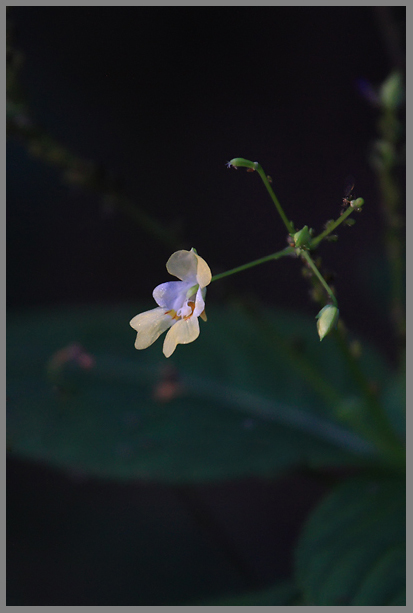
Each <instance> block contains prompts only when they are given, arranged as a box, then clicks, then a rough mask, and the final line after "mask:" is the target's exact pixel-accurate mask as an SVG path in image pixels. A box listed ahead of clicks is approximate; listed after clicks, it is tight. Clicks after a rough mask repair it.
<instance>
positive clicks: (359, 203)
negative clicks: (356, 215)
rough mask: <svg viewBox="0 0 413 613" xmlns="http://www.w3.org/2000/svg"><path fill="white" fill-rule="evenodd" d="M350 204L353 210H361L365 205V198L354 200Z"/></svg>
mask: <svg viewBox="0 0 413 613" xmlns="http://www.w3.org/2000/svg"><path fill="white" fill-rule="evenodd" d="M350 204H351V206H352V207H353V209H361V207H362V206H363V204H364V200H363V198H356V200H352V201H351V203H350Z"/></svg>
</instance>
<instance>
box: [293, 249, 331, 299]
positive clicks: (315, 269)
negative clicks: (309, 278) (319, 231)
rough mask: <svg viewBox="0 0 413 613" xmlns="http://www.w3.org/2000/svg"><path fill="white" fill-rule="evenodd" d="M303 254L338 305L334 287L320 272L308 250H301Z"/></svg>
mask: <svg viewBox="0 0 413 613" xmlns="http://www.w3.org/2000/svg"><path fill="white" fill-rule="evenodd" d="M301 256H302V257H303V258H304V259H305V260H306V262H307V263H308V265H309V266H310V268H311V270H312V271H313V272H314V274H315V275H316V277H317V278H318V280H319V281H320V283H321V285H322V286H323V287H324V289H325V290H326V292H327V294H328V295H329V296H330V298H331V300H332V301H333V304H334V306H336V307H337V306H338V305H337V300H336V297H335V296H334V294H333V291H332V289H331V288H330V287H329V285H328V284H327V282H326V280H325V279H324V277H323V275H322V274H321V273H320V271H319V270H318V268H317V266H316V265H315V264H314V262H313V260H312V259H311V256H310V254H309V253H308V251H305V250H304V249H303V250H302V251H301Z"/></svg>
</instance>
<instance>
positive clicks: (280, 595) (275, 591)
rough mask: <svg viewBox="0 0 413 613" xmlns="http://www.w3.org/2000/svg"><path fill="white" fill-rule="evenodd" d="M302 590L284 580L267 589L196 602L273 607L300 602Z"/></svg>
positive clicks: (209, 604) (217, 604) (197, 604)
mask: <svg viewBox="0 0 413 613" xmlns="http://www.w3.org/2000/svg"><path fill="white" fill-rule="evenodd" d="M299 597H300V592H299V590H298V588H297V586H296V585H295V584H294V583H293V582H292V581H283V582H281V583H279V584H277V585H274V586H272V587H270V588H268V589H266V590H260V591H257V592H246V593H244V594H237V595H235V596H228V597H223V598H219V599H215V600H209V601H206V602H203V603H196V606H210V607H212V606H214V607H256V606H262V607H271V606H283V605H295V604H299V603H298V602H297V601H298V598H299Z"/></svg>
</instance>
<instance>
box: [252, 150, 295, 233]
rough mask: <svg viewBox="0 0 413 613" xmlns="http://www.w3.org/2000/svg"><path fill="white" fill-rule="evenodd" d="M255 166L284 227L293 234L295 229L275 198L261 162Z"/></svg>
mask: <svg viewBox="0 0 413 613" xmlns="http://www.w3.org/2000/svg"><path fill="white" fill-rule="evenodd" d="M255 168H256V170H257V172H258V174H259V175H260V177H261V179H262V182H263V183H264V185H265V187H266V188H267V192H268V193H269V195H270V197H271V200H272V201H273V202H274V204H275V207H276V209H277V211H278V213H279V215H280V217H281V219H282V220H283V222H284V225H285V227H286V228H287V230H288V233H289V234H291V235H292V234H294V232H295V230H294V226H293V225H292V223H291V222H290V221H289V220H288V219H287V216H286V214H285V213H284V210H283V208H282V206H281V204H280V203H279V200H278V198H277V196H276V195H275V194H274V191H273V189H272V187H271V185H270V182H269V181H268V179H267V175H266V174H265V172H264V170H263V168H262V166H261V164H259V163H258V162H255Z"/></svg>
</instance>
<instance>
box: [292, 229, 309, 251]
mask: <svg viewBox="0 0 413 613" xmlns="http://www.w3.org/2000/svg"><path fill="white" fill-rule="evenodd" d="M310 242H311V233H310V230H309V229H308V226H304V228H302V229H301V230H299V231H298V232H296V233H295V234H294V245H295V246H296V247H301V248H304V249H308V247H309V246H310Z"/></svg>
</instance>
